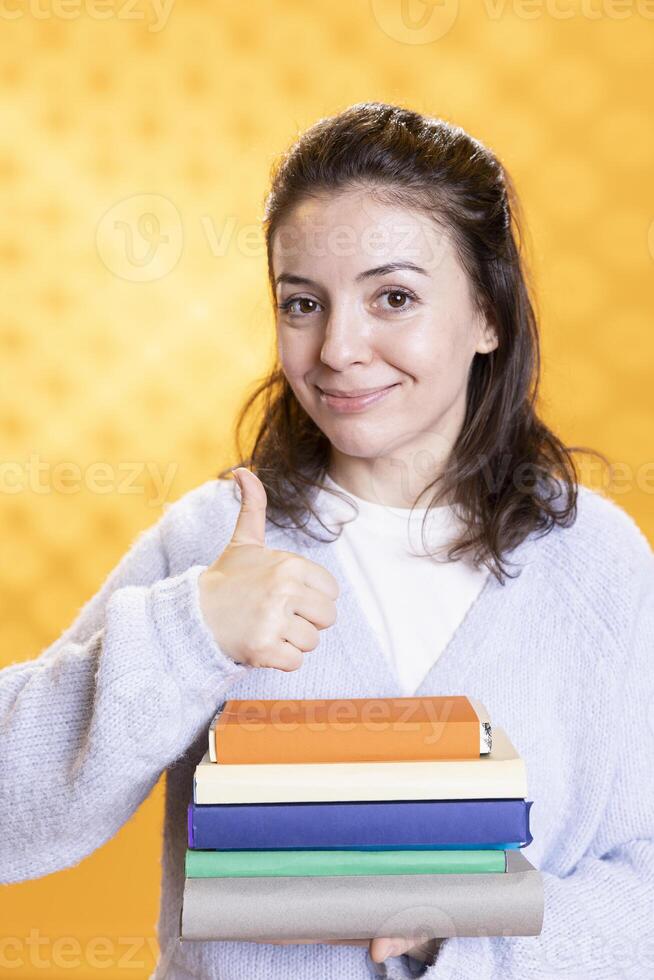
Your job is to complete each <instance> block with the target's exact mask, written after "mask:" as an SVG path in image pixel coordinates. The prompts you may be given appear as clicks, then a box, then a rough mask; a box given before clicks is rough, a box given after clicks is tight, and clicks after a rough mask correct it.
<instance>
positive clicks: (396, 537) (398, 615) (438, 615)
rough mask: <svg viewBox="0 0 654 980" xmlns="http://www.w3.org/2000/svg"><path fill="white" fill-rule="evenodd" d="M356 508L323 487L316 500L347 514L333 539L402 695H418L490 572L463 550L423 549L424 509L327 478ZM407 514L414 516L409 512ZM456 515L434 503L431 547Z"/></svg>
mask: <svg viewBox="0 0 654 980" xmlns="http://www.w3.org/2000/svg"><path fill="white" fill-rule="evenodd" d="M325 483H326V484H327V485H329V486H331V487H333V488H335V489H338V490H340V491H341V492H343V493H346V494H347V495H348V497H350V498H351V499H352V500H353V501H354V502H355V503H356V504H357V506H358V508H359V514H358V515H357V516H354V517H353V515H354V509H353V507H352V505H351V504H348V503H346V502H344V501H341V500H339V499H337V498H335V497H333V496H332V495H331V494H329V493H326V492H325V491H320V492H319V494H318V497H317V501H316V503H317V506H318V507H320V514H321V517H322V520H323V521H324V522H325V524H326V525H327V527H330V526H331V525H330V523H329V516H330V515H341V518H344V519H345V520H346V523H345V524H344V525H343V530H342V532H341V534H340V537H339V538H338V540H337V541H335V543H334V548H336V550H337V554H338V557H339V559H340V560H341V562H342V564H343V567H344V568H345V570H346V572H347V574H348V579H349V581H350V582H351V583H352V586H353V588H354V590H355V591H356V593H357V597H358V599H359V601H360V602H361V605H362V607H363V609H364V612H365V613H366V615H367V618H368V621H369V622H370V625H371V626H372V628H373V630H374V632H375V633H376V634H377V637H378V639H379V642H380V646H381V648H382V650H383V652H384V654H385V656H386V657H387V659H388V660H389V662H390V664H391V668H392V669H394V671H395V673H396V674H397V676H398V677H399V680H400V683H401V685H402V687H403V689H404V693H405V696H407V697H410V696H413V695H414V694H415V692H416V690H417V688H418V687H419V686H420V683H421V682H422V680H423V679H424V678H425V676H426V675H427V673H428V672H429V670H430V668H431V667H432V665H433V664H434V663H435V662H436V660H437V659H438V657H439V656H440V654H441V653H442V652H443V650H444V649H445V647H446V646H447V643H448V641H449V639H450V637H451V636H452V634H453V633H454V631H455V629H456V628H457V626H458V625H459V623H460V622H461V620H462V619H463V617H464V615H465V613H466V611H467V610H468V608H469V606H470V605H471V603H472V601H473V600H474V599H475V598H476V596H477V595H478V594H479V592H480V591H481V589H482V587H483V585H484V583H485V581H486V578H487V576H488V574H489V572H488V569H486V568H483V567H482V568H481V569H477V568H475V566H474V565H473V563H472V561H471V560H470V558H469V557H468V556H467V555H466V556H465V557H464V558H461V559H459V560H457V561H449V562H443V561H439V562H437V561H434V560H432V558H431V557H430V556H429V555H427V554H425V551H424V548H423V545H422V538H421V531H422V521H423V517H424V514H425V512H426V509H427V508H415V509H414V510H413V512H412V513H411V514H410V510H409V508H403V507H387V506H386V505H385V504H377V503H372V502H371V501H369V500H363V499H362V498H361V497H357V496H355V494H353V493H350V491H349V490H345V489H344V488H343V487H341V486H340V485H339V484H337V483H335V481H334V480H332V479H331V477H329V476H326V477H325ZM409 515H410V516H409ZM457 521H458V518H457V516H456V514H455V512H454V511H453V509H452V508H451V507H449V506H444V507H436V508H432V512H431V515H430V518H428V524H427V527H426V528H425V538H426V541H427V544H428V546H429V548H430V549H431V550H435V549H439V550H438V552H437V554H439V556H440V557H443V556H444V552H441V551H440V549H441V546H442V545H443V544H444V543H447V542H449V541H450V540H451V539H452V534H453V531H454V529H455V528H456V526H457Z"/></svg>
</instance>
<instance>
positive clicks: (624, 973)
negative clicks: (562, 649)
mask: <svg viewBox="0 0 654 980" xmlns="http://www.w3.org/2000/svg"><path fill="white" fill-rule="evenodd" d="M634 581H635V582H636V583H638V586H639V587H638V589H637V594H636V600H635V613H634V616H633V619H632V620H631V621H632V624H633V633H632V636H631V638H630V639H629V638H627V640H628V642H627V646H626V656H627V660H626V662H625V675H624V676H625V683H624V688H623V692H622V697H621V698H619V699H618V704H619V714H617V715H616V724H618V725H619V726H620V727H619V729H618V731H617V732H616V737H617V738H618V740H619V741H618V752H617V753H616V759H617V763H616V770H615V774H614V779H613V786H612V792H611V795H610V798H609V801H608V805H607V807H606V809H605V811H604V814H603V817H602V820H601V823H600V824H599V827H598V832H597V835H596V838H595V841H594V843H593V848H592V853H590V852H589V853H587V854H586V855H585V856H584V857H583V858H582V860H581V861H579V863H578V864H577V866H576V867H575V869H574V870H573V871H572V872H571V873H570V874H569V875H567V876H565V877H563V878H560V877H558V876H557V875H555V874H550V873H549V872H546V871H541V874H542V876H543V881H544V889H545V917H544V921H543V930H542V933H541V935H540V936H539V937H535V936H534V937H524V938H520V937H512V938H508V937H505V938H499V937H492V938H480V939H478V938H457V939H448V940H445V941H444V943H443V946H442V947H441V950H440V952H439V954H438V957H437V960H436V963H435V965H434V966H432V967H430V968H429V969H428V970H427V971H426V973H425V974H424V976H425V977H434V978H436V977H448V978H451V980H459V978H464V977H465V978H472V977H478V978H481V977H488V978H490V977H493V978H495V977H503V978H515V980H518V978H523V977H529V978H530V980H532V978H533V980H537V978H538V980H540V978H543V980H545V978H550V977H553V976H556V977H561V978H571V980H572V978H575V980H576V978H577V977H588V978H591V977H592V978H594V980H595V978H597V980H600V978H602V980H604V978H605V980H613V978H615V977H621V978H626V977H630V978H631V977H633V978H634V980H636V978H638V980H640V978H642V977H645V976H651V975H654V940H653V939H652V922H654V778H653V769H652V759H654V554H652V551H651V549H650V548H649V546H646V547H643V548H642V549H641V553H640V555H639V559H638V565H637V568H636V570H635V571H634Z"/></svg>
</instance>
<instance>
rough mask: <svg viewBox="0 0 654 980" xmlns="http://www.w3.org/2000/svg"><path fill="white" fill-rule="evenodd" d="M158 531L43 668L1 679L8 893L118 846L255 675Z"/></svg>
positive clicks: (48, 653)
mask: <svg viewBox="0 0 654 980" xmlns="http://www.w3.org/2000/svg"><path fill="white" fill-rule="evenodd" d="M165 519H166V515H164V518H163V519H162V520H163V521H165ZM161 523H162V522H161V521H160V522H159V524H157V525H155V526H154V527H151V528H149V529H148V530H146V531H144V532H142V533H141V534H140V536H139V537H138V538H137V539H136V541H135V542H134V544H133V545H132V547H131V549H130V550H129V551H128V552H127V554H126V555H125V556H124V557H123V558H122V560H121V561H120V563H119V564H118V565H117V566H116V567H115V569H114V570H113V572H112V573H111V574H110V575H109V577H108V578H107V580H106V581H105V583H104V585H103V586H102V588H101V589H100V591H99V592H98V593H97V594H96V595H95V596H93V598H92V599H91V600H90V601H89V602H87V604H86V605H85V606H84V607H82V609H81V611H80V613H79V614H78V617H77V619H76V620H75V622H74V623H73V624H72V626H71V627H70V628H69V629H68V630H66V631H65V632H64V633H63V634H62V635H61V636H60V637H59V638H58V639H57V640H56V641H55V642H54V643H53V644H52V645H51V646H50V647H48V648H47V649H46V650H45V651H44V652H43V653H42V654H41V655H40V656H39V657H38V658H37V659H36V660H31V661H27V662H25V663H17V664H13V665H11V666H9V667H7V668H5V669H4V670H3V671H0V826H1V827H2V833H1V834H0V881H2V882H7V883H8V882H16V881H20V880H22V879H26V878H35V877H38V876H40V875H45V874H49V873H51V872H53V871H57V870H60V869H62V868H65V867H69V866H71V865H73V864H76V863H77V862H79V861H80V860H81V859H82V858H84V857H86V856H87V855H88V854H90V853H91V852H92V851H93V850H95V849H96V848H98V847H100V846H101V845H102V844H104V843H105V842H106V841H107V840H109V838H111V837H112V836H113V835H114V834H115V833H116V832H117V831H118V829H119V828H120V827H121V826H122V824H124V823H125V822H126V821H127V820H128V819H129V818H130V817H131V816H132V814H133V813H134V811H135V810H136V809H137V808H138V806H139V805H140V804H141V803H142V802H143V800H144V799H145V798H146V797H147V796H148V794H149V793H150V791H151V790H152V788H153V787H154V785H155V784H156V782H157V780H158V779H159V776H160V775H161V773H162V772H163V771H164V770H165V769H166V768H167V767H168V766H169V765H170V764H171V763H172V762H173V761H174V760H175V759H176V758H177V757H178V756H180V755H181V754H182V753H183V752H184V751H185V750H186V749H187V747H188V746H189V744H191V743H192V742H193V741H194V740H195V739H196V738H197V737H198V735H199V734H200V733H201V731H202V729H203V728H204V727H205V726H207V725H208V724H209V721H210V718H211V715H212V714H213V712H214V710H215V708H216V705H217V704H218V703H219V702H220V700H221V699H222V698H223V697H224V695H225V692H226V690H227V689H228V688H229V686H230V685H231V684H232V683H233V682H234V681H235V680H237V679H238V678H240V677H241V676H243V674H244V673H245V672H246V671H247V670H250V669H252V668H250V667H248V666H246V665H242V664H237V663H235V662H234V661H233V660H231V659H230V658H228V657H227V656H226V655H225V654H224V653H223V652H222V651H221V650H220V648H219V647H218V646H217V644H216V642H215V640H214V638H213V634H212V633H211V631H210V630H209V628H208V627H207V626H206V624H205V621H204V618H203V617H202V613H201V610H200V607H199V603H198V592H197V577H198V575H199V574H200V572H201V571H203V569H204V568H205V567H206V566H203V565H194V566H192V567H190V568H188V569H187V570H186V571H185V572H183V573H182V574H179V575H176V576H173V577H166V576H168V562H167V557H166V550H165V548H164V545H163V542H162V538H161Z"/></svg>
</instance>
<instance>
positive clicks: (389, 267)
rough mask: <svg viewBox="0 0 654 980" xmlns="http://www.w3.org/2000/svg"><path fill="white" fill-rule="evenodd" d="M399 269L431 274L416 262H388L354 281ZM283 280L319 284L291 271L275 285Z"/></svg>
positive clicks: (361, 273)
mask: <svg viewBox="0 0 654 980" xmlns="http://www.w3.org/2000/svg"><path fill="white" fill-rule="evenodd" d="M399 269H409V271H411V272H419V273H420V274H421V275H423V276H428V275H429V273H428V272H427V270H426V269H423V268H422V266H419V265H416V264H415V263H414V262H387V263H386V265H378V266H375V268H374V269H366V270H365V271H364V272H360V273H359V275H358V276H356V278H355V280H354V281H355V282H363V281H364V280H365V279H374V278H375V277H376V276H386V275H388V273H389V272H397V271H398V270H399ZM281 282H286V283H288V284H289V285H290V286H318V285H319V283H317V282H316V281H315V280H314V279H307V278H306V276H294V275H292V274H291V273H289V272H282V273H280V275H278V276H277V277H276V279H275V286H278V285H279V284H280V283H281Z"/></svg>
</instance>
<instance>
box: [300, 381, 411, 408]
mask: <svg viewBox="0 0 654 980" xmlns="http://www.w3.org/2000/svg"><path fill="white" fill-rule="evenodd" d="M400 386H401V385H400V382H399V381H396V382H395V383H394V384H392V385H387V386H386V387H385V388H375V389H373V390H372V391H368V392H367V393H366V394H365V395H361V394H358V395H331V394H329V392H326V391H323V389H322V388H319V387H318V385H316V389H317V391H318V392H319V397H320V401H321V403H322V404H323V405H325V406H326V407H327V408H329V409H331V410H332V411H334V412H336V413H339V414H341V413H346V412H360V411H362V410H363V409H365V408H367V407H368V406H369V405H374V404H376V403H377V402H380V401H382V400H383V399H384V398H386V397H388V395H389V394H390V393H391V392H392V391H394V390H395V388H399V387H400Z"/></svg>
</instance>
